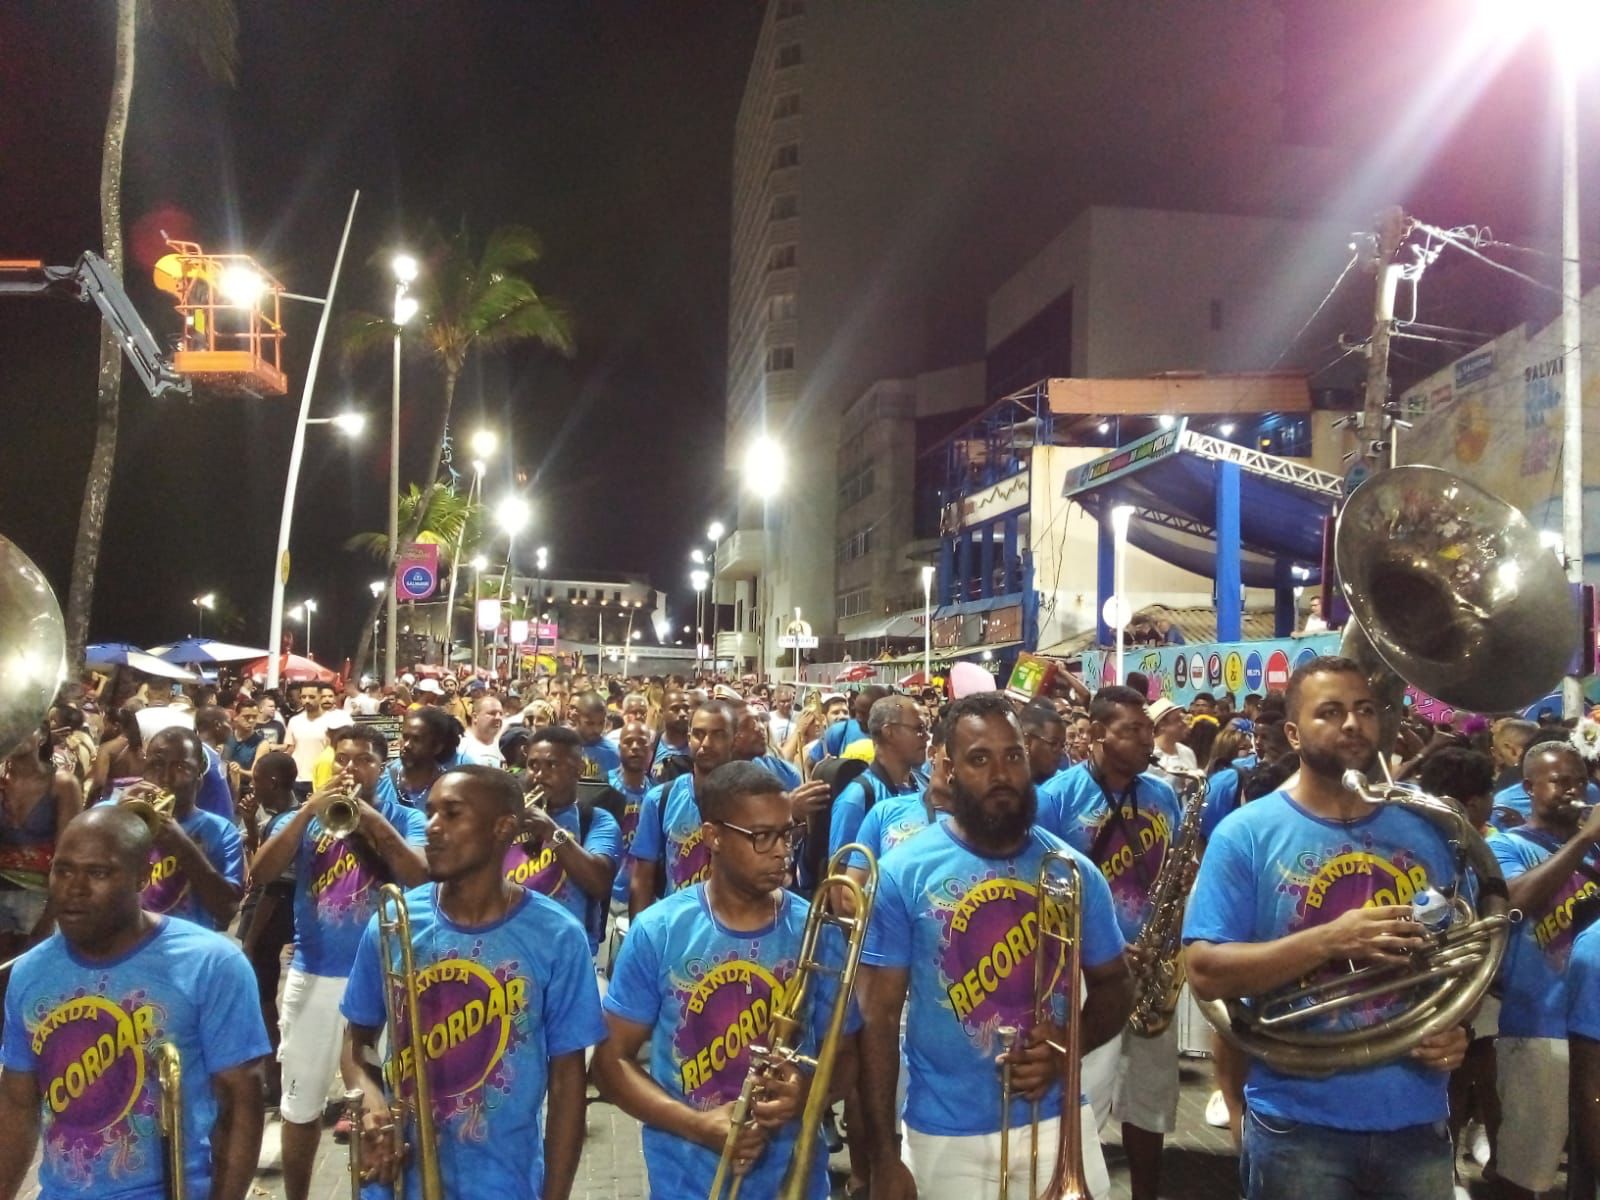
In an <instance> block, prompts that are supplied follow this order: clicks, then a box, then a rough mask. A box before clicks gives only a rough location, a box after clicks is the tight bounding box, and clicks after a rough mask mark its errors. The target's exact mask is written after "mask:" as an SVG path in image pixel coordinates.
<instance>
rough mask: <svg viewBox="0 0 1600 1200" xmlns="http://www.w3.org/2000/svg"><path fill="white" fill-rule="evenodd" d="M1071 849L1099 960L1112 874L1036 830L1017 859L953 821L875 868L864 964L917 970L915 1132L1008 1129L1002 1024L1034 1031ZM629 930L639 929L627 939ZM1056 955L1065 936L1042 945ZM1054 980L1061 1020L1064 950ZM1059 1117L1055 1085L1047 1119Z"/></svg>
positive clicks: (909, 1046) (1090, 961)
mask: <svg viewBox="0 0 1600 1200" xmlns="http://www.w3.org/2000/svg"><path fill="white" fill-rule="evenodd" d="M1051 850H1063V851H1066V853H1068V854H1070V855H1071V856H1072V857H1073V859H1075V860H1076V862H1077V864H1078V872H1079V877H1080V879H1081V880H1082V886H1083V900H1084V903H1083V964H1084V965H1085V966H1086V967H1098V966H1100V965H1101V964H1103V963H1107V962H1110V961H1111V960H1112V959H1114V958H1116V957H1117V956H1118V955H1120V954H1121V953H1122V947H1123V941H1122V934H1121V933H1120V932H1119V931H1118V929H1117V922H1116V918H1115V917H1114V916H1113V915H1112V911H1111V893H1110V889H1108V888H1107V887H1106V881H1105V878H1104V877H1103V876H1102V875H1101V874H1100V872H1099V871H1097V870H1096V869H1095V867H1094V864H1093V863H1091V862H1090V861H1089V860H1088V859H1087V858H1085V857H1084V856H1083V855H1082V854H1080V853H1078V852H1077V851H1076V850H1072V849H1070V848H1068V847H1067V845H1066V843H1064V842H1062V841H1061V840H1060V839H1059V838H1057V837H1054V836H1052V835H1051V834H1049V833H1046V832H1045V831H1044V830H1042V829H1040V828H1039V827H1038V826H1035V827H1034V828H1032V829H1031V830H1029V833H1028V840H1027V843H1026V845H1025V846H1024V847H1023V849H1022V851H1021V852H1020V853H1019V854H1017V855H1016V856H1015V857H1013V858H986V857H984V856H983V855H981V854H979V853H978V852H977V851H976V850H973V849H972V848H971V847H969V846H968V845H966V844H965V843H964V842H962V841H961V840H960V839H959V838H957V837H956V835H955V833H954V831H953V830H952V829H951V826H950V824H949V822H947V821H943V822H940V823H939V824H938V825H937V826H935V827H932V828H930V829H929V830H928V831H927V832H926V833H923V834H919V835H918V836H916V837H913V838H911V839H910V840H908V841H906V842H903V843H901V845H900V846H899V847H897V848H896V849H895V851H894V853H892V854H890V855H888V856H886V857H885V858H884V860H883V862H881V863H879V864H878V895H877V898H876V899H875V901H874V904H873V910H872V921H871V923H870V925H869V927H868V932H867V948H866V954H865V955H864V956H863V960H864V961H866V962H868V963H871V964H873V965H875V966H884V967H905V968H909V972H910V974H909V983H908V997H907V1005H908V1009H907V1021H906V1040H905V1060H906V1067H907V1071H908V1082H907V1091H906V1096H907V1099H906V1112H905V1120H906V1124H907V1125H908V1126H909V1127H910V1128H912V1129H915V1130H917V1131H918V1132H919V1133H929V1134H934V1135H936V1136H940V1137H965V1136H967V1135H969V1134H975V1133H994V1132H996V1131H998V1130H999V1128H1000V1073H999V1068H998V1067H996V1065H995V1062H994V1059H995V1056H996V1055H998V1054H999V1053H1000V1052H1001V1050H1002V1046H1001V1044H1000V1038H999V1036H998V1033H997V1030H998V1029H999V1028H1000V1027H1001V1026H1004V1025H1014V1026H1016V1027H1017V1028H1019V1029H1021V1030H1023V1031H1024V1032H1026V1031H1027V1030H1028V1029H1029V1027H1030V1026H1031V1024H1032V1021H1033V977H1034V962H1033V959H1034V954H1035V951H1036V947H1037V945H1038V944H1039V942H1038V938H1037V927H1038V900H1037V890H1036V887H1035V883H1036V881H1037V879H1038V874H1039V864H1040V862H1041V860H1042V859H1043V858H1044V856H1045V854H1046V853H1047V852H1049V851H1051ZM629 936H630V937H631V936H632V935H631V934H630V935H629ZM1043 944H1044V946H1045V951H1046V953H1050V954H1052V955H1053V956H1060V955H1061V953H1062V952H1061V950H1060V946H1059V943H1058V942H1057V941H1056V940H1055V939H1053V938H1051V939H1045V941H1044V943H1043ZM1046 965H1047V968H1048V969H1049V971H1050V977H1051V978H1052V979H1054V981H1055V995H1054V1007H1055V1009H1056V1012H1055V1020H1057V1021H1058V1022H1059V1021H1061V1020H1062V1019H1063V1017H1064V1015H1065V1014H1064V1010H1063V1006H1064V997H1063V995H1062V993H1063V991H1064V989H1065V983H1064V982H1063V981H1062V980H1061V979H1060V976H1061V975H1062V974H1063V973H1064V972H1063V965H1064V964H1063V963H1062V962H1061V961H1060V958H1059V957H1056V958H1055V959H1054V961H1052V962H1047V964H1046ZM1060 1112H1061V1088H1060V1086H1059V1085H1052V1087H1051V1089H1050V1091H1049V1092H1048V1093H1046V1095H1045V1098H1044V1100H1043V1101H1042V1102H1041V1103H1040V1105H1039V1116H1040V1117H1041V1119H1048V1118H1050V1117H1054V1116H1058V1115H1059V1114H1060ZM1028 1116H1029V1110H1028V1104H1027V1103H1026V1102H1025V1101H1023V1100H1020V1099H1018V1100H1015V1101H1013V1103H1012V1105H1011V1112H1010V1114H1009V1122H1008V1123H1009V1124H1010V1125H1011V1126H1012V1127H1015V1126H1018V1125H1025V1124H1027V1122H1028Z"/></svg>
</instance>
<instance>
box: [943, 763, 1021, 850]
mask: <svg viewBox="0 0 1600 1200" xmlns="http://www.w3.org/2000/svg"><path fill="white" fill-rule="evenodd" d="M1001 794H1007V795H1015V796H1017V797H1018V798H1019V799H1020V801H1021V802H1020V803H1019V804H1017V805H1016V806H1015V807H1012V808H1008V809H995V808H992V807H991V806H990V805H989V804H987V803H986V801H987V800H988V798H989V797H990V796H995V797H996V798H998V797H999V795H1001ZM950 811H951V812H953V813H955V815H956V819H957V820H959V821H960V822H961V827H962V828H963V829H965V830H966V831H967V832H968V833H969V834H971V835H972V836H973V838H974V839H975V840H978V841H982V842H984V843H986V844H988V845H994V846H1008V845H1011V844H1013V843H1015V842H1018V841H1020V840H1021V839H1022V838H1023V836H1025V835H1026V834H1027V832H1028V830H1029V829H1030V828H1032V827H1033V822H1034V818H1035V817H1037V816H1038V815H1039V797H1038V794H1037V793H1036V792H1035V791H1034V787H1033V782H1032V781H1031V780H1030V781H1029V782H1028V784H1027V786H1026V787H1025V788H1023V789H1022V791H1020V792H1015V791H1013V790H1012V789H1010V788H994V789H991V790H990V791H989V792H987V793H984V794H981V795H980V794H978V793H976V792H969V791H967V789H966V788H964V787H963V786H962V785H961V783H960V781H959V780H957V779H955V778H954V777H952V778H951V779H950Z"/></svg>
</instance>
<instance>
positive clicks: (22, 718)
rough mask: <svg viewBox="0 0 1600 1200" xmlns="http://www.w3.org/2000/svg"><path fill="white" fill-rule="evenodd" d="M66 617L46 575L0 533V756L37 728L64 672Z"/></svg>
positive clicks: (62, 678) (9, 751)
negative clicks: (0, 650) (1, 648)
mask: <svg viewBox="0 0 1600 1200" xmlns="http://www.w3.org/2000/svg"><path fill="white" fill-rule="evenodd" d="M66 629H67V626H66V622H65V621H63V620H62V619H61V607H60V605H58V604H57V603H56V597H55V593H54V592H52V591H51V590H50V584H49V581H48V580H46V579H45V577H44V572H43V571H41V570H39V568H38V567H36V566H35V565H34V563H33V560H32V559H30V558H29V557H28V556H27V555H26V554H24V553H23V552H22V551H21V550H19V549H18V548H17V546H16V544H15V543H13V542H11V541H8V540H7V539H6V538H4V537H0V646H4V647H5V655H4V657H3V658H0V757H5V756H6V755H9V754H10V753H11V752H12V751H13V750H15V749H16V748H17V747H18V746H20V745H21V744H22V742H23V740H24V739H25V738H26V737H27V736H28V735H29V734H31V733H32V732H33V731H34V730H36V729H38V728H39V722H40V721H42V720H44V718H45V715H46V713H48V712H49V711H50V703H51V701H52V700H54V699H55V695H56V689H57V688H59V687H60V686H61V683H62V681H63V680H64V679H66V677H67V638H66Z"/></svg>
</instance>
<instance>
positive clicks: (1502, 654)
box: [1201, 466, 1578, 1077]
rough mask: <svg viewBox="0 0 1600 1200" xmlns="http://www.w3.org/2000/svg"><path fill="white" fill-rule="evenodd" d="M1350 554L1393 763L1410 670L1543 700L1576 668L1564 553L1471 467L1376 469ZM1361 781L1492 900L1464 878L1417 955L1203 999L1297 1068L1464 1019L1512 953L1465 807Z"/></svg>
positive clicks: (1348, 646) (1242, 1041) (1343, 517)
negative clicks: (1425, 832)
mask: <svg viewBox="0 0 1600 1200" xmlns="http://www.w3.org/2000/svg"><path fill="white" fill-rule="evenodd" d="M1334 559H1335V561H1336V563H1337V565H1338V570H1339V577H1340V586H1341V587H1342V589H1343V591H1344V595H1345V599H1346V600H1347V602H1348V603H1349V605H1350V610H1351V614H1352V619H1351V621H1350V623H1349V627H1348V628H1347V629H1346V631H1345V636H1344V642H1343V645H1342V647H1341V649H1342V652H1343V653H1344V654H1345V656H1346V657H1348V658H1351V659H1353V660H1354V661H1355V662H1356V663H1357V664H1359V665H1360V666H1361V667H1362V669H1363V670H1364V671H1366V672H1367V675H1368V678H1369V679H1371V681H1372V686H1373V690H1374V693H1375V694H1376V695H1377V697H1378V700H1379V704H1380V707H1381V709H1382V716H1383V719H1381V720H1380V733H1379V749H1380V753H1379V755H1378V760H1379V764H1380V766H1381V767H1382V769H1383V770H1384V772H1385V773H1387V769H1388V762H1387V756H1388V752H1389V749H1390V747H1391V746H1392V745H1393V744H1394V735H1395V730H1396V727H1397V725H1398V722H1399V717H1400V708H1401V699H1402V696H1403V694H1404V690H1405V684H1406V683H1407V682H1409V683H1411V684H1412V685H1414V686H1415V687H1417V688H1420V689H1421V690H1423V691H1425V692H1428V693H1429V694H1431V695H1433V696H1434V697H1436V698H1437V699H1439V700H1441V701H1444V702H1445V703H1447V704H1452V705H1456V706H1458V707H1461V708H1466V709H1470V710H1478V711H1484V710H1487V711H1501V710H1505V709H1510V708H1520V707H1522V706H1524V705H1526V704H1530V703H1532V702H1533V701H1534V700H1537V699H1538V698H1539V697H1540V696H1543V695H1545V694H1546V693H1547V692H1548V691H1549V690H1550V688H1551V687H1553V686H1554V685H1555V683H1556V682H1557V681H1558V680H1559V679H1560V678H1561V676H1562V675H1563V673H1564V672H1565V671H1566V665H1567V660H1568V658H1569V656H1570V653H1571V649H1572V647H1573V646H1575V645H1576V644H1577V640H1578V623H1577V616H1576V613H1575V612H1574V611H1573V606H1572V604H1571V602H1570V600H1569V598H1568V592H1567V582H1566V578H1565V576H1564V574H1563V573H1562V570H1561V567H1560V564H1559V563H1558V562H1557V561H1556V557H1555V555H1553V554H1552V553H1551V552H1550V551H1549V550H1548V549H1546V548H1545V547H1543V546H1542V545H1540V543H1539V537H1538V534H1537V533H1536V532H1535V531H1534V530H1533V528H1532V526H1530V525H1529V524H1528V521H1527V518H1525V517H1524V516H1523V515H1522V514H1521V513H1520V512H1518V511H1517V510H1516V509H1514V508H1512V507H1511V506H1510V505H1508V504H1506V503H1504V502H1503V501H1501V500H1499V499H1497V498H1496V497H1494V496H1491V495H1490V494H1489V493H1487V492H1485V491H1483V490H1482V489H1480V488H1478V487H1476V486H1474V485H1473V484H1470V483H1468V482H1467V481H1465V480H1463V479H1460V478H1458V477H1457V476H1455V475H1451V474H1450V473H1448V472H1446V471H1441V470H1438V469H1437V468H1434V467H1421V466H1408V467H1396V468H1393V469H1392V470H1387V471H1383V472H1380V473H1379V474H1377V475H1374V476H1373V477H1371V478H1370V479H1368V480H1367V481H1366V482H1365V483H1363V484H1362V485H1361V486H1360V487H1359V488H1357V489H1356V491H1355V492H1354V493H1353V494H1352V495H1351V496H1350V498H1349V499H1348V500H1347V501H1346V502H1345V505H1344V509H1343V511H1342V512H1341V513H1340V514H1339V524H1338V529H1337V532H1336V533H1335V536H1334ZM1345 786H1346V787H1349V788H1351V789H1352V790H1354V791H1355V792H1356V793H1357V794H1358V795H1360V796H1361V797H1362V798H1363V799H1365V800H1367V801H1369V802H1370V803H1373V804H1386V805H1387V804H1394V805H1398V806H1400V807H1402V808H1405V809H1407V810H1409V811H1411V812H1414V813H1416V814H1417V815H1418V816H1420V817H1422V818H1423V819H1425V820H1427V821H1429V822H1431V823H1432V824H1433V825H1434V826H1436V827H1437V828H1438V829H1439V831H1440V833H1441V834H1442V835H1443V837H1444V839H1445V840H1446V842H1447V843H1448V844H1449V846H1450V848H1451V851H1452V853H1453V854H1454V856H1455V859H1456V863H1457V882H1458V884H1459V883H1460V882H1461V881H1462V880H1463V879H1464V877H1465V876H1466V875H1467V874H1469V873H1470V874H1471V875H1473V876H1475V877H1476V882H1477V910H1476V912H1474V911H1473V909H1472V907H1471V905H1470V904H1468V902H1467V900H1466V899H1465V895H1464V889H1462V888H1461V887H1459V886H1457V887H1456V888H1455V889H1454V895H1453V896H1452V897H1451V902H1452V906H1453V907H1454V909H1455V910H1456V911H1455V914H1454V918H1453V920H1452V922H1451V924H1450V925H1449V926H1448V927H1447V928H1446V929H1445V930H1444V931H1442V932H1441V933H1434V934H1430V935H1429V945H1428V947H1427V948H1426V949H1425V950H1424V951H1422V952H1420V953H1418V954H1416V955H1414V956H1413V958H1412V961H1411V962H1410V963H1408V964H1405V965H1401V966H1376V965H1373V966H1366V967H1361V968H1359V969H1352V970H1351V971H1349V972H1346V973H1343V974H1337V975H1327V974H1326V972H1324V976H1323V977H1322V978H1319V979H1315V980H1312V981H1309V982H1305V983H1303V984H1302V985H1300V986H1296V987H1291V988H1287V989H1283V990H1281V991H1279V992H1276V993H1273V994H1271V995H1268V996H1261V997H1255V998H1253V999H1251V1000H1249V1001H1239V1000H1228V1001H1213V1002H1209V1003H1203V1004H1202V1005H1201V1011H1202V1012H1204V1013H1205V1015H1206V1018H1207V1020H1209V1021H1210V1022H1211V1023H1212V1024H1213V1025H1214V1026H1216V1028H1217V1029H1218V1030H1219V1031H1220V1032H1221V1033H1222V1035H1223V1036H1224V1037H1225V1038H1227V1039H1228V1040H1229V1041H1230V1042H1232V1043H1233V1044H1234V1045H1235V1046H1237V1047H1239V1048H1240V1049H1241V1050H1243V1051H1244V1052H1245V1053H1246V1054H1249V1055H1251V1056H1253V1057H1255V1058H1259V1059H1261V1061H1262V1062H1264V1063H1266V1064H1267V1065H1268V1066H1270V1067H1272V1068H1273V1069H1274V1070H1278V1071H1283V1072H1287V1073H1288V1074H1292V1075H1303V1076H1313V1077H1314V1076H1321V1075H1328V1074H1332V1073H1333V1072H1335V1071H1343V1070H1349V1069H1352V1068H1359V1067H1371V1066H1378V1065H1381V1064H1383V1063H1387V1062H1392V1061H1394V1060H1395V1059H1398V1058H1401V1057H1403V1056H1404V1055H1405V1054H1407V1053H1409V1052H1410V1051H1411V1050H1412V1049H1414V1048H1415V1047H1416V1046H1417V1044H1418V1043H1420V1042H1422V1041H1424V1040H1425V1039H1427V1038H1429V1037H1431V1036H1433V1035H1434V1034H1437V1033H1442V1032H1444V1031H1445V1030H1448V1029H1450V1028H1452V1027H1454V1026H1456V1025H1459V1024H1460V1023H1461V1022H1462V1021H1463V1020H1464V1019H1466V1018H1467V1017H1468V1016H1470V1015H1471V1013H1472V1012H1473V1010H1474V1009H1475V1008H1476V1007H1477V1005H1478V1002H1479V1001H1480V1000H1481V999H1482V997H1483V994H1484V992H1485V991H1486V990H1487V989H1488V987H1489V984H1490V983H1491V982H1492V981H1493V979H1494V976H1495V972H1496V971H1497V970H1498V969H1499V965H1500V959H1501V957H1502V956H1503V955H1504V953H1505V945H1506V937H1507V933H1508V921H1509V914H1508V912H1507V900H1506V889H1505V882H1504V880H1503V879H1502V877H1501V874H1500V869H1499V867H1498V865H1497V864H1496V862H1495V858H1494V855H1493V853H1492V852H1491V851H1490V850H1489V848H1488V846H1487V845H1486V844H1485V842H1484V840H1483V837H1482V836H1481V835H1480V834H1479V833H1478V831H1477V830H1476V829H1474V828H1473V827H1472V824H1471V822H1470V821H1468V820H1467V819H1466V817H1465V815H1464V814H1463V813H1462V812H1461V810H1460V809H1459V808H1458V807H1457V806H1456V805H1454V804H1453V803H1451V802H1450V801H1448V800H1442V799H1439V798H1437V797H1433V796H1425V795H1422V794H1420V793H1417V792H1411V791H1407V790H1405V789H1401V788H1397V787H1395V786H1393V784H1384V785H1381V786H1378V787H1376V788H1374V787H1371V786H1369V785H1368V783H1367V781H1366V779H1364V778H1363V777H1362V775H1361V773H1360V772H1357V771H1352V772H1347V773H1346V777H1345ZM1441 890H1442V889H1441ZM1385 997H1390V998H1393V999H1394V1000H1395V1001H1396V1004H1403V1006H1404V1007H1403V1008H1400V1009H1399V1010H1398V1011H1392V1012H1390V1013H1389V1014H1388V1015H1386V1016H1383V1017H1381V1018H1379V1019H1378V1020H1377V1021H1376V1022H1375V1023H1373V1024H1370V1025H1367V1026H1365V1027H1354V1026H1349V1027H1346V1026H1343V1025H1341V1023H1340V1022H1339V1020H1338V1017H1339V1015H1340V1014H1344V1013H1347V1012H1348V1010H1350V1009H1352V1008H1354V1007H1356V1006H1359V1005H1365V1004H1369V1003H1371V1002H1374V1001H1378V1000H1380V999H1382V998H1385ZM1390 1007H1391V1008H1393V1007H1394V1006H1393V1005H1391V1006H1390Z"/></svg>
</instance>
